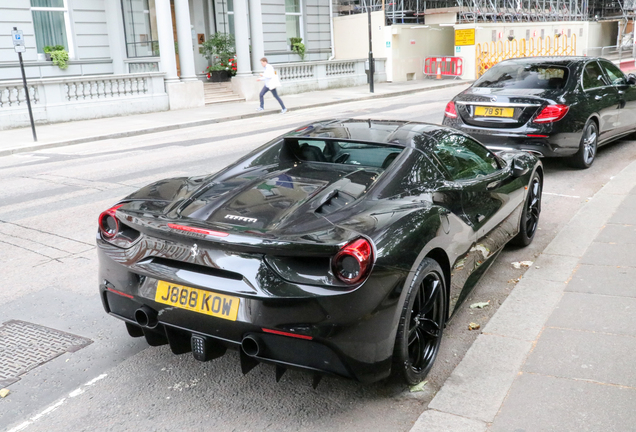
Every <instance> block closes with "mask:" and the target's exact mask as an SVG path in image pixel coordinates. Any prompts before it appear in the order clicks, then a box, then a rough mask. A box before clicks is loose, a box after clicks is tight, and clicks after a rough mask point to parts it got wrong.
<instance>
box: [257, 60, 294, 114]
mask: <svg viewBox="0 0 636 432" xmlns="http://www.w3.org/2000/svg"><path fill="white" fill-rule="evenodd" d="M261 65H262V66H263V68H264V69H265V70H264V71H263V73H262V74H261V77H260V78H258V80H257V81H265V85H264V86H263V90H261V93H260V95H259V97H260V100H261V106H260V107H259V108H258V109H257V110H256V111H263V106H264V101H263V97H264V96H265V93H267V92H268V91H271V92H272V94H273V95H274V97H275V98H276V100H277V101H278V103H279V104H280V107H281V111H280V112H281V114H285V113H286V112H287V108H285V104H284V103H283V101H282V100H281V98H280V96H278V93H277V92H276V88H277V87H280V78H278V75H277V74H276V71H275V70H274V66H272V65H271V64H269V63H267V57H263V58H262V59H261Z"/></svg>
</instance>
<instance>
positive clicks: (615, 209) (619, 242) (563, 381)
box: [411, 162, 636, 432]
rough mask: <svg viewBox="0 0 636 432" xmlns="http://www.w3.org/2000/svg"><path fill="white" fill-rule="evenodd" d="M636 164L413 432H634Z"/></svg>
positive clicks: (518, 290)
mask: <svg viewBox="0 0 636 432" xmlns="http://www.w3.org/2000/svg"><path fill="white" fill-rule="evenodd" d="M635 212H636V162H632V163H631V164H630V165H629V166H627V167H626V168H625V169H624V170H623V171H622V172H621V173H620V174H618V175H617V176H616V177H614V178H613V179H612V180H611V181H610V182H609V183H608V184H606V185H605V186H604V187H603V188H602V189H601V190H600V191H599V192H598V193H597V194H596V195H594V197H593V198H592V199H591V200H590V201H589V202H588V203H586V204H585V206H584V207H583V208H581V209H580V210H579V211H578V213H577V214H576V215H575V216H574V217H573V218H572V219H571V220H570V221H569V223H568V224H567V225H566V226H565V228H564V229H563V230H561V231H560V232H559V234H558V235H557V236H556V237H555V238H554V240H553V241H552V242H551V243H550V245H548V247H547V248H546V249H545V251H544V252H543V253H542V254H541V255H540V256H539V257H538V259H537V260H536V261H535V262H534V263H533V265H532V266H531V268H530V269H528V271H527V272H526V273H525V274H524V276H523V278H522V280H521V281H520V282H519V284H518V285H517V286H516V287H515V289H514V290H513V291H512V293H511V294H510V296H509V297H508V298H507V299H506V301H505V302H504V303H503V304H502V305H501V307H500V308H499V310H498V311H497V312H496V313H495V315H494V316H493V317H492V319H491V320H490V322H489V323H488V324H487V325H486V327H485V328H484V330H483V332H482V334H480V335H479V337H478V338H477V339H476V341H475V343H474V344H473V345H472V346H471V348H470V349H469V350H468V352H467V353H466V356H465V357H464V359H463V360H462V361H461V363H460V364H459V365H458V366H457V367H456V368H455V370H454V371H453V373H452V374H451V376H450V377H449V378H448V380H447V381H446V382H445V383H444V385H443V386H442V388H441V389H440V391H439V392H438V393H437V395H436V396H435V398H434V399H433V400H432V401H431V403H430V404H429V406H428V410H427V411H425V412H424V413H423V414H422V415H421V416H420V418H419V419H418V421H417V422H416V423H415V425H414V427H413V428H412V429H411V431H412V432H424V431H426V432H441V431H444V432H448V431H452V432H483V431H491V432H500V431H501V432H510V431H525V432H531V431H537V432H539V431H541V432H543V431H559V432H563V431H576V432H581V431H599V432H600V431H603V432H608V431H633V430H636V426H635V425H636V410H634V406H635V405H636V367H634V361H633V355H634V353H635V352H636V314H635V313H634V312H635V311H636V283H635V282H634V281H635V280H636V254H635V253H634V251H636V216H635Z"/></svg>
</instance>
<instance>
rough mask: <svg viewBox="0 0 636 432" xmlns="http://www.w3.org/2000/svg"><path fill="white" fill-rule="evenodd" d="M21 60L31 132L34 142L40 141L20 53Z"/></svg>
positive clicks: (14, 28)
mask: <svg viewBox="0 0 636 432" xmlns="http://www.w3.org/2000/svg"><path fill="white" fill-rule="evenodd" d="M13 30H17V27H13ZM18 58H19V59H20V70H21V71H22V84H24V94H25V96H26V103H27V108H28V109H29V118H30V119H31V132H33V141H35V142H37V141H38V136H37V134H36V133H35V122H34V121H33V111H31V97H30V96H29V87H28V86H27V81H26V74H25V73H24V62H23V61H22V53H21V52H19V53H18Z"/></svg>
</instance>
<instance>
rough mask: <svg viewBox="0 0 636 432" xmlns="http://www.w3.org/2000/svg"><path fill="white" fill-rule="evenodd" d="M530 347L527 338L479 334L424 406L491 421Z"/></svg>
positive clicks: (530, 344)
mask: <svg viewBox="0 0 636 432" xmlns="http://www.w3.org/2000/svg"><path fill="white" fill-rule="evenodd" d="M531 348H532V343H531V342H528V341H524V340H519V339H513V338H507V337H501V336H494V335H484V334H482V335H479V337H477V339H476V340H475V342H474V343H473V345H472V346H471V347H470V349H469V350H468V352H466V355H465V356H464V358H463V360H462V361H461V363H460V364H459V365H458V366H457V367H456V368H455V370H454V371H453V373H452V374H451V376H450V377H449V378H448V379H447V380H446V382H445V383H444V386H443V387H442V389H441V390H440V391H439V392H438V393H437V395H436V396H435V398H434V399H433V400H432V401H431V402H430V403H429V405H428V407H429V408H430V409H434V410H438V411H443V412H446V413H450V414H455V415H458V416H462V417H468V418H471V419H473V420H481V421H483V422H492V421H493V419H494V418H495V415H497V411H499V407H500V406H501V404H502V403H503V401H504V399H505V397H506V394H507V393H508V390H509V389H510V386H511V385H512V382H513V381H514V379H515V377H516V376H517V373H518V372H519V370H520V369H521V366H522V365H523V362H524V360H525V358H526V356H527V355H528V352H529V351H530V349H531Z"/></svg>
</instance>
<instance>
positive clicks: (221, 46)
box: [202, 32, 236, 82]
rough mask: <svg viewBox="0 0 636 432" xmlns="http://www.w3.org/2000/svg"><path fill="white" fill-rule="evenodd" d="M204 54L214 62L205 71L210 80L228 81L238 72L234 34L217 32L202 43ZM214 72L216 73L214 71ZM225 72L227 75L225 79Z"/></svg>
mask: <svg viewBox="0 0 636 432" xmlns="http://www.w3.org/2000/svg"><path fill="white" fill-rule="evenodd" d="M202 48H203V49H202V54H203V56H204V57H205V58H207V59H208V61H209V62H210V63H212V64H211V65H210V66H208V68H207V69H206V70H205V71H203V73H205V74H206V76H207V77H208V80H210V81H215V82H218V81H222V80H223V81H227V80H229V79H230V77H231V76H232V75H235V74H236V58H235V55H236V50H235V49H234V36H233V35H231V34H225V33H220V32H217V33H215V34H214V35H212V36H210V37H209V38H208V40H207V41H205V42H204V43H203V44H202ZM213 72H214V73H213ZM223 73H225V75H226V77H225V79H223V76H222V75H223Z"/></svg>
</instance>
